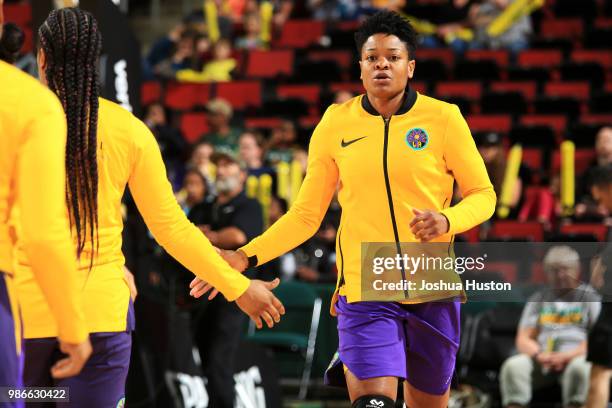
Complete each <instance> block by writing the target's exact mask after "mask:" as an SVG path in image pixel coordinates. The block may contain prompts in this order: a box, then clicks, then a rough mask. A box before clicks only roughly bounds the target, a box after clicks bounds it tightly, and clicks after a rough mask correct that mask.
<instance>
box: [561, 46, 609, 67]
mask: <svg viewBox="0 0 612 408" xmlns="http://www.w3.org/2000/svg"><path fill="white" fill-rule="evenodd" d="M570 60H571V61H573V62H577V63H586V62H596V63H598V64H599V65H601V66H602V67H604V68H606V69H610V68H612V53H610V51H603V50H574V51H572V53H571V55H570Z"/></svg>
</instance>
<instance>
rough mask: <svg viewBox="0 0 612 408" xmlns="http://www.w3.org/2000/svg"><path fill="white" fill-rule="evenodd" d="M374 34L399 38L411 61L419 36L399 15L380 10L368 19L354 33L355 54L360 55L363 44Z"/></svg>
mask: <svg viewBox="0 0 612 408" xmlns="http://www.w3.org/2000/svg"><path fill="white" fill-rule="evenodd" d="M374 34H387V35H394V36H396V37H397V38H399V39H400V40H401V41H402V42H403V43H404V44H406V49H407V50H408V56H409V57H410V58H411V59H413V58H414V53H415V51H416V47H417V43H418V39H419V35H418V34H417V32H416V31H415V30H414V27H412V25H411V24H410V22H409V21H408V20H407V19H406V18H404V17H402V16H401V15H400V14H398V13H396V12H394V11H389V10H382V11H379V12H377V13H376V14H374V15H373V16H370V17H368V18H367V19H366V20H365V21H364V22H363V23H362V24H361V27H359V29H358V30H357V32H355V45H356V46H357V53H358V54H359V55H361V50H362V48H363V44H364V43H365V42H366V41H367V40H368V38H369V37H370V36H372V35H374Z"/></svg>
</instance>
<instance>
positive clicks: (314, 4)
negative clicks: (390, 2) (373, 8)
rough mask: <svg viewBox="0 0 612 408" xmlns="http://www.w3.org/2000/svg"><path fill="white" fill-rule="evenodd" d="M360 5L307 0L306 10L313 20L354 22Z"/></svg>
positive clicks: (336, 0) (341, 0)
mask: <svg viewBox="0 0 612 408" xmlns="http://www.w3.org/2000/svg"><path fill="white" fill-rule="evenodd" d="M400 1H402V0H400ZM360 3H364V2H358V1H354V0H308V8H309V9H310V11H311V13H312V17H313V18H314V19H315V20H323V21H338V20H355V19H356V18H357V17H358V16H359V14H360V12H361V9H362V4H360ZM368 3H369V2H368Z"/></svg>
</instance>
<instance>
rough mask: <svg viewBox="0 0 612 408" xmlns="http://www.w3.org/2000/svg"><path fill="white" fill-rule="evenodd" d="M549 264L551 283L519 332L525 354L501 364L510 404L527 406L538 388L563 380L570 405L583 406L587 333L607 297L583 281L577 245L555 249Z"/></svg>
mask: <svg viewBox="0 0 612 408" xmlns="http://www.w3.org/2000/svg"><path fill="white" fill-rule="evenodd" d="M543 265H544V270H545V272H546V277H547V279H548V283H549V284H550V286H549V287H548V288H545V289H543V290H540V291H538V292H536V293H535V294H533V295H532V296H531V297H530V298H529V301H528V302H527V305H526V306H525V308H524V310H523V314H522V316H521V320H520V322H519V328H518V333H517V335H516V348H517V351H518V353H519V354H517V355H515V356H512V357H510V358H508V359H507V360H506V361H505V362H504V364H503V365H502V368H501V372H500V388H501V394H502V403H503V406H504V407H523V406H527V405H529V402H530V400H531V396H532V390H533V389H534V388H537V387H545V386H547V385H550V384H553V383H555V382H560V383H561V388H562V398H563V406H564V407H580V406H582V405H583V404H584V402H585V401H586V398H587V393H588V389H589V372H590V363H589V362H587V361H586V358H585V357H586V352H587V334H588V330H589V328H590V327H591V326H592V325H593V324H594V323H595V321H596V320H597V317H598V315H599V312H600V310H601V297H600V296H599V295H598V294H597V292H596V291H595V290H594V289H593V288H592V287H591V286H590V285H588V284H586V283H583V282H581V281H580V256H579V254H578V252H576V250H574V249H573V248H571V247H569V246H567V245H557V246H553V247H551V248H550V249H549V250H548V252H547V253H546V255H545V257H544V260H543Z"/></svg>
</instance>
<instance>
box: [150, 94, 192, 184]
mask: <svg viewBox="0 0 612 408" xmlns="http://www.w3.org/2000/svg"><path fill="white" fill-rule="evenodd" d="M144 122H145V123H146V125H147V126H148V128H149V129H150V130H151V132H152V133H153V134H154V135H155V139H156V140H157V144H158V145H159V149H160V150H161V153H162V158H163V159H164V163H165V164H166V171H167V172H168V179H169V180H170V182H171V183H172V186H173V187H174V188H175V190H176V188H178V187H179V186H180V179H181V177H182V173H183V159H184V158H183V155H184V153H185V148H186V143H185V140H184V139H183V137H182V135H181V132H180V130H178V129H177V128H175V127H172V126H170V125H169V122H170V120H169V111H168V110H167V109H166V108H164V106H163V105H162V104H161V103H159V102H156V103H152V104H151V105H149V106H147V107H146V108H145V117H144Z"/></svg>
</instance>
